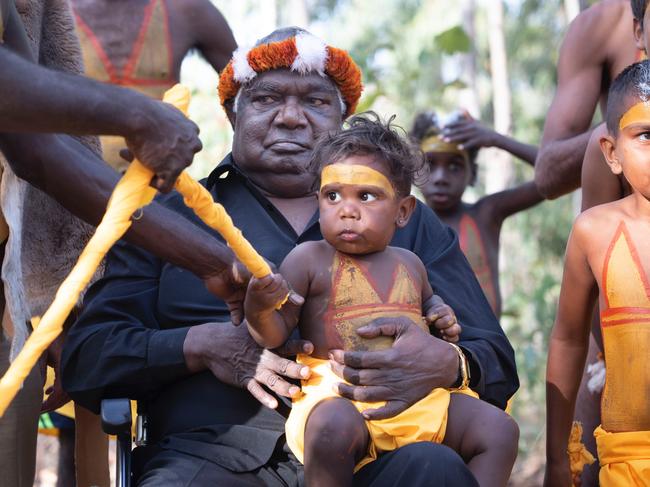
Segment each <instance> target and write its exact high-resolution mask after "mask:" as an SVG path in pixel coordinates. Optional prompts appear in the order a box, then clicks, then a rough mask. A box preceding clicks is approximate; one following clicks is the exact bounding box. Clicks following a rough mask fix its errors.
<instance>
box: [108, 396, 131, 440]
mask: <svg viewBox="0 0 650 487" xmlns="http://www.w3.org/2000/svg"><path fill="white" fill-rule="evenodd" d="M101 416H102V429H103V430H104V432H105V433H107V434H109V435H115V436H118V437H119V436H124V435H126V436H127V437H129V438H130V436H131V421H132V418H131V404H130V402H129V400H128V399H125V398H121V399H103V400H102V405H101Z"/></svg>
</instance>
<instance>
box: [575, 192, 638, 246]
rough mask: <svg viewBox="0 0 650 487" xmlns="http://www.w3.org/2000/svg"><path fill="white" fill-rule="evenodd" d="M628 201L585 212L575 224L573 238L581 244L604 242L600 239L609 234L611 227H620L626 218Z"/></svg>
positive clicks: (595, 207)
mask: <svg viewBox="0 0 650 487" xmlns="http://www.w3.org/2000/svg"><path fill="white" fill-rule="evenodd" d="M626 199H627V198H625V199H622V200H617V201H613V202H611V203H605V204H603V205H598V206H594V207H593V208H589V209H588V210H585V211H583V212H582V213H581V214H580V215H578V217H577V218H576V220H575V222H574V223H573V230H572V231H571V238H572V239H577V241H578V243H579V244H588V243H589V242H590V241H594V240H599V241H600V240H602V239H601V238H600V237H601V236H602V235H603V234H606V233H608V231H609V228H610V227H613V226H616V225H618V223H619V222H620V221H621V219H622V218H624V217H625V214H626V211H625V207H626V205H627V202H626Z"/></svg>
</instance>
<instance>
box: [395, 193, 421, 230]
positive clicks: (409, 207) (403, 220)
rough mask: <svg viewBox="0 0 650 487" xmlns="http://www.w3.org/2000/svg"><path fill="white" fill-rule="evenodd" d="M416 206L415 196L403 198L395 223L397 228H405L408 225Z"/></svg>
mask: <svg viewBox="0 0 650 487" xmlns="http://www.w3.org/2000/svg"><path fill="white" fill-rule="evenodd" d="M415 205H416V199H415V196H412V195H409V196H407V197H406V198H402V201H400V202H399V209H398V211H397V220H396V221H395V224H396V225H397V228H404V227H405V226H406V225H407V224H408V222H409V219H410V218H411V215H412V214H413V211H414V210H415Z"/></svg>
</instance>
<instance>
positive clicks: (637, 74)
mask: <svg viewBox="0 0 650 487" xmlns="http://www.w3.org/2000/svg"><path fill="white" fill-rule="evenodd" d="M631 98H632V99H637V100H639V101H644V102H645V101H650V60H645V61H639V62H638V63H634V64H630V65H629V66H628V67H627V68H625V69H624V70H623V71H621V74H619V75H618V76H617V77H616V79H615V80H614V82H613V83H612V86H611V87H610V89H609V95H608V97H607V130H608V131H609V133H610V134H612V135H618V125H619V122H620V120H621V117H622V116H623V114H624V113H625V111H626V109H627V107H628V103H626V102H628V101H629V100H630V99H631Z"/></svg>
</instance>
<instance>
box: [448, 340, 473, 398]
mask: <svg viewBox="0 0 650 487" xmlns="http://www.w3.org/2000/svg"><path fill="white" fill-rule="evenodd" d="M449 345H451V347H452V348H453V349H454V352H455V353H456V356H457V357H458V372H457V376H456V380H455V381H454V382H453V383H452V384H451V387H450V388H451V389H467V388H468V387H469V384H470V367H469V361H468V360H467V357H466V356H465V354H464V353H463V350H462V349H461V348H460V347H459V346H458V345H454V344H453V343H450V344H449Z"/></svg>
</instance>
